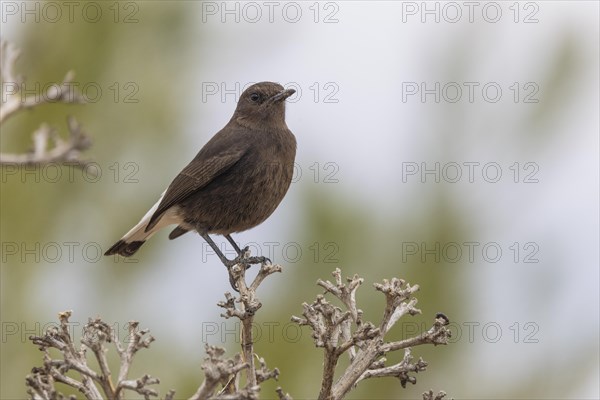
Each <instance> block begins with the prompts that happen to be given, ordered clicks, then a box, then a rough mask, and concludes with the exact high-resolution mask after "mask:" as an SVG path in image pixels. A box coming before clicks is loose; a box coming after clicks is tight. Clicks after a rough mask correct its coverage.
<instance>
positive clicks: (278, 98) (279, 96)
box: [268, 89, 296, 104]
mask: <svg viewBox="0 0 600 400" xmlns="http://www.w3.org/2000/svg"><path fill="white" fill-rule="evenodd" d="M294 93H296V91H295V90H294V89H286V90H284V91H282V92H279V93H277V94H276V95H275V96H273V97H271V98H270V99H269V100H268V103H269V104H271V103H277V102H279V101H283V100H285V99H287V98H288V97H290V96H291V95H293V94H294Z"/></svg>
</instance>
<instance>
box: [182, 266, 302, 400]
mask: <svg viewBox="0 0 600 400" xmlns="http://www.w3.org/2000/svg"><path fill="white" fill-rule="evenodd" d="M248 267H249V266H248V265H239V264H238V265H234V266H233V267H232V268H231V269H230V274H231V277H232V281H233V282H234V283H235V287H236V288H237V290H238V291H239V295H238V296H237V297H236V296H234V295H232V294H231V293H229V292H227V293H225V301H221V302H219V303H218V306H219V307H221V308H223V309H224V310H225V312H224V313H223V314H221V315H222V316H223V317H224V318H237V319H239V320H240V322H241V336H242V337H241V339H242V340H241V342H242V343H241V346H242V351H241V353H240V354H239V355H238V356H237V358H236V359H235V360H231V359H230V360H223V359H222V358H215V357H209V358H207V362H205V364H204V365H203V369H204V371H205V381H204V382H203V383H202V385H201V386H200V387H199V388H198V390H197V391H196V393H195V394H194V396H192V397H191V398H190V400H200V399H207V398H211V399H255V398H258V393H259V391H260V384H261V383H263V382H264V381H266V380H268V379H275V380H277V378H278V377H279V370H278V369H277V368H275V369H274V370H269V369H268V368H267V365H266V362H265V360H264V359H263V358H258V357H257V356H256V355H255V353H254V338H253V332H252V325H253V323H254V317H255V314H256V312H257V311H258V310H259V309H260V308H261V307H262V303H261V302H260V301H259V300H258V298H257V296H256V291H257V289H258V287H259V286H260V284H261V283H262V282H263V281H264V279H265V278H267V277H268V276H269V275H271V274H273V273H275V272H281V266H279V265H272V264H271V263H270V262H266V263H263V264H261V266H260V269H259V271H258V274H257V275H256V277H255V278H254V279H253V280H252V282H251V283H250V284H248V283H247V282H246V271H247V270H248ZM209 348H210V349H211V354H213V355H214V354H216V353H215V352H217V350H218V354H219V356H221V355H222V354H223V353H224V350H223V349H218V348H214V347H207V353H208V349H209ZM255 358H258V364H259V366H258V367H257V365H256V364H257V363H256V360H255ZM242 370H245V372H246V373H245V377H246V382H245V385H244V386H243V387H241V386H240V384H239V381H240V379H239V372H240V371H242ZM219 383H221V385H222V386H223V390H222V391H221V392H220V393H218V394H217V395H213V393H214V391H215V390H216V387H217V386H218V384H219ZM277 394H278V396H279V398H280V399H284V400H291V397H289V395H287V394H284V393H283V391H282V390H281V389H279V390H278V392H277Z"/></svg>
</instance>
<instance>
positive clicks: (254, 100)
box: [250, 93, 260, 102]
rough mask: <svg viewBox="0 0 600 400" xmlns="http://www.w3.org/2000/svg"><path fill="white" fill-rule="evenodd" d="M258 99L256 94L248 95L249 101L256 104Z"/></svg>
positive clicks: (258, 96)
mask: <svg viewBox="0 0 600 400" xmlns="http://www.w3.org/2000/svg"><path fill="white" fill-rule="evenodd" d="M259 99H260V95H259V94H258V93H252V94H251V95H250V100H252V101H253V102H257V101H258V100H259Z"/></svg>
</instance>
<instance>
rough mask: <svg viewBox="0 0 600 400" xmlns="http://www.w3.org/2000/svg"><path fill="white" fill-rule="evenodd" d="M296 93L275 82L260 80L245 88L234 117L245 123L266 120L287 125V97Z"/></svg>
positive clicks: (258, 122)
mask: <svg viewBox="0 0 600 400" xmlns="http://www.w3.org/2000/svg"><path fill="white" fill-rule="evenodd" d="M294 93H296V91H295V90H294V89H287V90H286V89H284V88H283V86H281V85H280V84H278V83H275V82H260V83H256V84H254V85H252V86H250V87H249V88H248V89H246V90H244V92H243V93H242V95H241V96H240V99H239V100H238V104H237V108H236V109H235V113H234V115H233V118H234V119H236V120H237V121H238V122H240V123H241V124H243V125H246V126H254V125H255V124H258V125H262V124H264V123H266V122H269V123H271V124H275V125H283V126H285V99H287V98H288V97H290V96H291V95H293V94H294Z"/></svg>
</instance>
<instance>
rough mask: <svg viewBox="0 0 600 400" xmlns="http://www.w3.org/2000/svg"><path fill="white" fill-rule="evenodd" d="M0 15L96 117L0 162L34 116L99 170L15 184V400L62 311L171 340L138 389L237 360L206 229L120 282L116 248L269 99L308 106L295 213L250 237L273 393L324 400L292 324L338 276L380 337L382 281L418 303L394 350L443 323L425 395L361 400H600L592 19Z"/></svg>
mask: <svg viewBox="0 0 600 400" xmlns="http://www.w3.org/2000/svg"><path fill="white" fill-rule="evenodd" d="M1 8H2V10H1V11H2V15H1V19H2V20H1V22H2V24H1V29H2V32H1V35H2V39H4V40H8V41H10V42H12V43H13V44H14V45H16V46H17V47H19V48H20V49H21V51H22V55H21V57H20V59H19V61H18V63H17V65H16V71H17V72H19V73H21V74H22V75H23V76H24V77H25V79H26V84H27V86H26V88H27V91H28V93H30V94H31V93H36V92H37V93H39V92H41V91H42V89H43V88H44V87H45V86H46V85H49V84H51V83H55V82H60V81H61V80H62V78H63V77H64V74H65V73H66V72H67V71H68V70H70V69H73V70H75V71H76V78H75V83H76V84H77V85H78V88H79V89H80V90H81V91H82V92H83V94H84V95H85V96H87V98H88V104H85V105H61V104H48V105H44V106H42V107H39V108H36V109H34V110H33V111H27V112H21V113H20V114H18V115H17V116H15V117H14V118H11V119H10V120H8V123H6V124H4V126H2V133H1V135H0V141H1V142H0V144H1V146H2V152H13V153H15V152H16V153H18V152H25V151H27V150H28V149H29V148H30V146H31V133H32V132H33V131H34V130H35V129H36V128H37V127H38V126H39V125H40V124H41V123H42V122H47V123H49V124H51V125H52V126H54V127H56V128H57V129H59V132H61V134H63V135H65V134H66V116H67V115H74V116H76V117H77V119H78V120H79V121H80V123H81V124H83V126H84V128H85V130H86V131H87V132H88V133H89V134H90V136H91V137H92V139H93V142H94V143H93V147H92V148H91V149H90V150H89V151H87V152H86V154H85V155H84V156H85V157H88V158H90V159H93V160H94V162H95V163H96V164H95V165H96V167H97V169H98V170H99V171H100V172H101V175H100V176H99V177H97V178H94V177H92V176H88V175H87V174H85V173H82V172H81V171H80V170H78V169H73V168H70V167H62V168H60V169H59V168H55V167H54V168H51V167H49V168H39V169H37V170H36V169H21V170H18V171H14V170H8V169H6V168H3V169H2V170H1V171H2V181H1V188H2V190H1V194H0V200H1V203H0V212H1V221H2V223H1V227H0V233H1V235H2V237H1V240H0V241H1V243H2V256H1V262H2V265H1V275H0V277H1V290H2V292H1V314H2V315H1V320H2V341H1V368H2V370H1V384H0V386H1V393H0V397H1V398H2V399H17V398H23V397H25V395H26V393H25V385H24V377H25V375H26V374H27V373H29V371H30V370H31V368H32V367H33V366H38V365H41V362H42V354H41V353H40V352H39V351H38V350H37V348H36V347H35V346H33V345H32V344H30V343H29V341H28V340H27V338H28V336H30V335H34V334H42V333H43V331H44V330H45V329H46V328H47V327H48V326H50V325H52V324H54V323H55V321H56V320H57V319H56V315H57V313H58V312H59V311H63V310H68V309H71V310H73V317H72V318H71V321H72V323H73V326H74V332H75V334H76V337H77V338H79V335H80V333H81V328H82V327H83V325H84V324H85V323H86V322H87V319H88V317H96V316H100V317H102V318H103V319H104V320H105V321H107V322H109V323H113V324H114V326H115V327H116V328H117V329H119V332H121V334H122V335H123V337H124V335H125V332H126V331H125V326H126V323H127V321H129V320H139V321H140V322H141V327H143V328H149V329H150V331H151V333H152V335H154V336H155V337H156V338H157V340H156V342H155V343H153V345H152V347H151V349H150V350H149V351H144V352H142V353H140V354H139V355H138V358H137V363H136V364H134V369H133V370H132V374H133V375H132V376H137V375H140V374H142V373H149V374H151V375H153V376H157V377H160V379H161V385H160V393H161V395H164V393H165V392H166V391H167V390H168V389H170V388H174V389H176V390H177V398H187V397H189V396H190V395H191V394H193V392H194V391H195V390H196V388H197V386H198V385H199V383H200V382H201V379H202V374H201V370H200V364H201V361H202V359H203V357H204V345H203V343H204V342H207V343H210V344H214V345H226V346H227V348H228V351H229V353H230V354H233V353H234V352H237V351H238V350H239V343H238V342H239V336H238V332H239V326H238V325H236V323H235V322H234V321H229V320H227V321H226V320H224V319H222V318H220V316H219V315H220V312H221V310H220V309H219V308H218V307H216V303H217V301H220V300H221V299H222V298H223V293H224V292H225V291H228V290H230V287H229V282H228V280H227V275H226V271H225V268H223V266H222V265H221V264H220V262H219V260H218V258H217V257H216V256H214V255H212V253H211V252H210V251H208V249H207V246H206V245H205V244H204V242H203V241H202V240H201V238H199V237H198V235H194V234H188V235H185V236H183V237H181V238H180V239H178V240H175V241H169V240H168V239H167V235H168V231H165V232H161V233H159V234H157V235H156V236H155V237H153V238H152V239H151V240H150V241H149V242H148V243H147V244H146V245H145V246H144V247H143V248H142V249H141V250H140V252H139V253H138V254H136V255H135V257H134V258H133V259H132V260H127V261H129V262H126V261H125V260H123V259H118V258H110V257H102V256H101V253H103V252H104V251H105V250H106V249H107V248H108V247H109V246H110V245H112V244H113V243H114V242H115V241H116V240H117V239H119V238H120V237H121V236H122V235H123V234H124V233H125V232H126V231H127V230H129V229H130V227H131V226H133V225H134V224H135V223H137V222H138V220H139V219H140V218H141V216H142V215H143V214H144V213H145V212H146V210H147V209H148V208H149V207H150V206H151V205H152V204H154V202H155V201H156V200H157V198H158V196H159V195H160V193H161V192H162V191H163V190H164V188H165V187H166V186H167V185H168V184H169V183H170V181H171V179H172V178H173V177H174V176H175V175H176V174H177V173H178V172H179V171H180V169H181V168H182V167H183V166H185V165H186V164H187V163H188V162H189V161H190V160H191V159H192V158H193V157H194V155H195V154H196V152H197V151H198V150H199V149H200V148H201V147H202V146H203V145H204V143H205V142H206V141H207V140H208V139H209V138H210V137H211V136H212V135H213V134H214V133H215V132H217V131H218V130H219V129H220V128H222V127H223V126H224V125H225V123H226V122H227V121H228V120H229V118H230V117H231V114H232V112H233V110H234V108H235V104H236V101H237V98H238V96H239V94H240V93H241V91H242V90H243V89H244V88H245V87H247V86H248V85H249V84H251V83H253V82H258V81H263V80H270V81H276V82H280V83H281V84H283V85H284V86H286V87H292V88H295V89H296V90H297V94H296V95H294V96H293V97H292V98H290V99H289V102H288V107H287V123H288V126H289V127H290V129H291V130H292V131H293V132H294V133H295V135H296V137H297V139H298V154H297V159H296V174H295V178H294V183H293V184H292V186H291V188H290V191H289V192H288V194H287V196H286V198H285V200H284V201H283V202H282V203H281V205H280V206H279V208H278V209H277V211H276V212H275V213H274V214H273V215H272V216H271V218H270V219H268V220H267V221H266V222H265V223H264V224H262V225H261V226H259V227H257V228H255V229H253V230H251V231H248V232H245V233H243V234H238V235H237V236H235V238H236V239H237V241H239V242H240V243H241V244H242V245H244V244H248V245H250V246H251V248H252V249H253V251H254V252H255V253H262V254H263V255H267V256H269V257H270V258H271V259H272V260H273V261H274V262H277V263H279V264H281V265H282V266H283V268H284V270H283V273H282V274H278V275H276V276H273V277H272V278H270V279H269V280H268V281H267V282H266V283H265V284H264V286H262V287H261V291H260V296H261V299H262V301H263V304H264V306H263V308H262V310H261V311H260V313H259V314H258V316H257V318H256V322H257V344H256V351H257V353H258V354H259V355H260V356H262V357H264V358H265V359H266V360H267V362H268V365H269V366H270V367H275V366H276V367H278V368H279V369H280V371H281V377H280V381H279V382H278V383H271V382H270V383H268V384H265V386H264V387H263V390H262V392H261V395H262V397H263V398H274V397H275V396H276V395H275V393H274V391H273V390H274V388H275V387H276V385H281V386H282V387H283V388H284V390H285V391H288V392H289V393H290V394H291V395H292V396H293V397H294V398H296V399H303V398H315V397H316V396H317V394H318V386H319V384H318V383H317V382H319V377H320V375H321V365H322V364H321V360H322V352H321V350H320V349H316V348H315V347H314V345H313V342H312V340H311V338H310V332H309V331H308V329H299V328H297V327H296V326H294V325H292V324H291V323H290V322H289V321H290V316H291V315H300V314H301V312H302V307H301V303H302V302H305V301H306V302H312V300H313V299H314V298H315V296H316V294H318V293H321V290H319V288H317V287H316V286H315V282H316V280H317V278H322V279H330V278H331V275H330V274H331V271H333V270H334V269H335V268H336V267H340V268H341V269H342V272H343V274H344V275H346V276H351V275H353V274H355V273H357V274H360V275H361V276H362V277H364V278H365V284H364V285H363V287H362V289H361V290H360V291H359V297H358V300H359V303H360V306H361V307H362V308H363V310H364V311H365V316H366V319H367V320H371V321H374V322H376V323H377V322H378V321H379V320H380V318H381V314H382V310H383V306H384V299H383V296H382V295H380V294H379V293H376V292H375V291H374V290H373V288H372V283H373V282H376V281H380V280H382V279H384V278H391V277H394V276H395V277H400V278H404V279H406V280H408V281H409V282H410V283H418V284H419V285H420V286H421V291H420V293H418V296H417V297H418V299H419V304H418V307H419V308H421V309H422V311H423V314H422V315H420V316H416V317H414V318H412V319H410V318H409V319H406V320H404V321H402V323H399V324H398V325H397V327H396V329H395V330H394V332H392V334H391V335H390V337H389V339H390V340H397V339H401V338H406V337H408V336H410V335H414V334H416V333H418V332H420V331H421V330H423V329H427V328H428V327H429V326H430V324H431V323H432V321H433V318H434V315H435V313H436V312H439V311H443V312H444V313H446V315H448V316H449V318H450V320H451V321H452V325H451V328H452V332H453V339H452V343H451V344H450V345H449V346H445V347H438V348H433V347H426V346H421V347H417V348H414V349H413V355H415V356H416V357H418V356H422V357H423V358H424V359H425V360H426V361H428V362H429V369H428V371H427V372H425V373H422V374H419V375H418V376H417V379H418V381H417V384H416V385H414V386H410V387H408V388H406V389H402V388H401V386H400V384H399V382H397V381H395V380H393V379H381V380H370V381H365V382H362V383H360V384H359V386H358V388H357V389H356V390H354V391H353V392H351V394H350V396H349V398H352V399H367V398H369V399H372V398H379V399H393V398H394V399H395V398H411V399H412V398H420V394H421V393H422V392H424V391H426V390H429V389H433V390H434V391H437V390H445V391H446V392H448V393H449V394H450V395H451V396H452V397H454V398H463V399H524V398H535V399H550V398H552V399H557V398H565V399H567V398H570V399H575V398H577V399H584V398H587V399H596V398H598V397H599V396H600V393H599V388H598V374H599V371H598V368H599V367H598V363H599V348H598V346H599V345H598V336H599V328H598V326H599V321H598V318H599V317H598V314H599V310H598V304H599V298H598V282H599V276H598V274H599V273H598V270H599V268H598V266H599V260H598V254H599V252H598V242H599V238H598V236H599V235H598V218H599V215H598V179H599V177H598V154H599V153H598V149H599V143H598V137H599V135H598V133H599V125H598V124H599V122H598V109H599V104H598V103H599V102H598V97H599V89H598V87H599V79H598V71H599V54H598V53H599V44H598V41H599V39H598V38H599V22H598V13H599V7H598V3H597V2H588V1H578V2H577V1H575V2H566V1H552V2H550V1H540V2H506V3H505V2H499V3H494V2H470V3H469V4H466V3H461V2H459V3H444V2H366V1H352V2H350V1H334V2H321V3H316V2H314V3H313V2H306V3H305V2H267V3H263V2H257V3H242V2H189V1H177V2H166V1H165V2H161V1H156V2H119V3H116V2H90V3H88V2H64V3H61V2H48V3H46V2H11V1H3V2H2V3H1ZM3 101H4V99H3ZM57 171H58V172H57ZM57 174H58V175H57ZM215 239H217V238H215ZM218 239H219V243H223V242H224V240H222V238H218ZM224 245H225V243H223V246H224ZM400 356H401V354H398V355H390V357H389V359H390V361H398V360H399V359H400Z"/></svg>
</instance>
